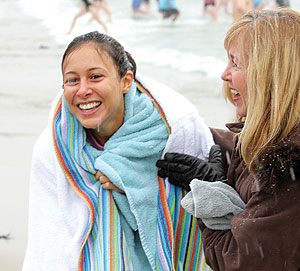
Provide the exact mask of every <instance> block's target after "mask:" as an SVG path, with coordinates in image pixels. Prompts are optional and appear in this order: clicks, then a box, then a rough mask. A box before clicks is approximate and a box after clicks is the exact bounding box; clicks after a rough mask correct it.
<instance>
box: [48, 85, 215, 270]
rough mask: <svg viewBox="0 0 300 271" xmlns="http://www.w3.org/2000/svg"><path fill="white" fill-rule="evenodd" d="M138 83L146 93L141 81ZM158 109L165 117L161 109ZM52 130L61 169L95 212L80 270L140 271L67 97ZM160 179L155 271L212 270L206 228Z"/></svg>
mask: <svg viewBox="0 0 300 271" xmlns="http://www.w3.org/2000/svg"><path fill="white" fill-rule="evenodd" d="M137 85H138V88H139V89H140V91H142V92H143V91H145V89H143V86H142V84H140V83H137ZM146 92H147V91H146ZM156 106H158V104H157V103H156ZM159 111H160V112H161V114H162V118H163V119H164V121H165V118H164V116H163V113H162V112H163V111H162V110H161V108H159ZM52 129H53V139H54V145H55V151H56V155H57V158H58V160H59V163H60V165H61V168H62V169H63V171H64V173H65V176H66V178H67V179H68V181H69V183H70V184H71V186H72V188H73V189H74V190H75V191H76V192H77V194H78V195H79V196H80V197H81V198H82V199H83V200H84V202H85V203H86V205H87V207H88V209H89V212H90V217H89V221H87V227H86V232H85V234H84V236H83V238H82V242H81V252H80V255H79V259H78V270H104V271H108V270H111V271H115V270H119V271H121V270H134V271H136V269H135V268H134V266H133V264H132V259H131V255H130V251H129V249H128V243H127V242H128V240H126V238H125V234H124V229H123V228H122V226H121V224H122V223H121V217H120V214H119V211H118V208H117V206H116V203H115V201H114V199H113V197H112V193H111V191H109V190H105V189H103V188H102V186H101V185H100V183H99V182H98V181H97V180H96V179H95V173H96V169H95V168H94V159H93V157H92V155H91V154H90V152H89V151H88V148H87V147H86V133H85V130H84V128H83V127H82V126H81V125H80V123H79V122H78V120H77V119H76V118H75V117H74V116H73V115H72V114H71V113H70V112H69V111H68V110H67V107H66V104H64V100H63V99H60V100H59V102H58V104H57V106H56V109H55V114H54V118H53V126H52ZM157 181H158V184H159V195H158V214H157V215H158V220H157V221H158V223H157V253H156V259H155V261H156V267H154V268H153V270H166V271H169V270H170V271H171V270H174V271H175V270H210V269H209V267H208V266H207V265H206V264H205V259H204V257H203V252H202V251H201V232H200V230H199V227H198V226H197V223H196V220H195V218H193V217H192V216H191V215H189V214H188V213H187V212H186V211H184V210H183V208H182V207H181V206H180V201H181V199H182V198H183V197H184V195H185V192H184V191H183V190H182V189H180V188H179V187H175V186H173V185H171V184H170V183H169V182H168V181H167V180H164V179H162V178H158V179H157Z"/></svg>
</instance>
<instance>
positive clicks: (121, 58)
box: [61, 31, 136, 78]
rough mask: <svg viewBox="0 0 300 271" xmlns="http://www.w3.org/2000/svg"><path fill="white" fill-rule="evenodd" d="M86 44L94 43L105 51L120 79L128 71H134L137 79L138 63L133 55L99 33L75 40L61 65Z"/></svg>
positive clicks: (108, 37)
mask: <svg viewBox="0 0 300 271" xmlns="http://www.w3.org/2000/svg"><path fill="white" fill-rule="evenodd" d="M85 43H94V44H95V45H98V46H99V47H100V49H102V50H105V52H106V53H107V54H108V55H109V56H110V57H111V58H112V60H113V62H114V64H115V65H116V67H117V69H118V72H119V76H120V78H122V77H123V76H124V75H125V74H126V72H127V71H132V72H133V75H134V77H135V74H136V63H135V61H134V59H133V58H132V57H131V55H130V54H129V53H128V52H126V51H125V50H124V47H123V46H122V45H121V44H120V43H119V42H118V41H117V40H115V39H114V38H112V37H110V36H108V35H106V34H102V33H99V32H98V31H94V32H90V33H87V34H84V35H81V36H78V37H76V38H74V39H73V40H72V41H71V43H70V44H69V45H68V47H67V49H66V50H65V52H64V54H63V57H62V62H61V65H62V66H63V63H64V61H65V58H66V57H67V56H68V55H69V54H70V53H71V52H73V51H74V50H75V49H77V48H78V47H80V46H81V45H83V44H85Z"/></svg>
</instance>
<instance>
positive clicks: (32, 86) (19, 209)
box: [0, 0, 61, 271]
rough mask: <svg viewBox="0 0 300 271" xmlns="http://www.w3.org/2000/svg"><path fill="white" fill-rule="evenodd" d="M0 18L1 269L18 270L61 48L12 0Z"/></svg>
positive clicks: (7, 0) (2, 5)
mask: <svg viewBox="0 0 300 271" xmlns="http://www.w3.org/2000/svg"><path fill="white" fill-rule="evenodd" d="M0 14H1V21H0V31H1V43H0V66H1V80H0V105H1V106H0V108H1V109H0V111H1V113H0V123H1V127H0V149H1V154H2V159H1V163H0V183H1V190H0V209H1V218H0V235H6V234H10V237H11V240H9V241H5V240H0V269H1V270H3V271H17V270H21V267H22V262H23V258H24V253H25V247H26V242H27V212H28V191H29V171H30V163H31V152H32V147H33V144H34V141H35V140H36V138H37V136H38V134H39V133H40V132H41V131H42V129H43V127H44V126H45V124H46V122H47V114H48V110H49V106H50V102H51V100H52V99H53V97H54V96H55V93H56V91H57V90H58V89H57V88H58V86H59V85H60V80H61V79H60V72H59V60H60V55H61V49H60V48H58V47H57V46H56V44H55V43H54V41H53V40H52V39H51V38H50V37H49V36H48V35H47V32H46V30H45V29H44V28H43V27H41V25H40V23H39V21H38V20H35V19H33V18H31V17H28V16H25V15H24V14H22V13H21V12H20V10H19V7H18V5H17V4H16V3H15V1H11V0H2V1H1V2H0ZM44 44H46V45H47V49H46V48H45V49H42V48H43V46H44ZM41 92H43V95H42V96H43V98H42V96H41V95H40V93H41ZM45 93H46V95H45ZM45 97H46V99H45Z"/></svg>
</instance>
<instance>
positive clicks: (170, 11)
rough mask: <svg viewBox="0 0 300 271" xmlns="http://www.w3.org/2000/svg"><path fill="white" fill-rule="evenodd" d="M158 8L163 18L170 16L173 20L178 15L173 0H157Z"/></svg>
mask: <svg viewBox="0 0 300 271" xmlns="http://www.w3.org/2000/svg"><path fill="white" fill-rule="evenodd" d="M158 8H159V11H160V12H161V13H162V15H163V18H164V19H167V18H170V17H171V18H172V21H173V22H174V21H175V20H176V19H177V17H178V16H179V11H178V9H177V7H176V3H175V0H159V1H158Z"/></svg>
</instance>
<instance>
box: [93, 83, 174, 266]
mask: <svg viewBox="0 0 300 271" xmlns="http://www.w3.org/2000/svg"><path fill="white" fill-rule="evenodd" d="M167 139H168V130H167V127H166V125H165V124H164V122H163V120H162V117H161V115H160V113H159V111H158V110H157V108H156V107H155V106H154V104H153V103H152V101H151V99H150V98H149V97H148V96H147V95H146V94H143V93H141V92H139V90H138V89H137V88H136V84H135V83H133V84H132V87H131V89H130V91H129V92H128V93H127V94H125V116H124V123H123V125H122V126H121V127H120V128H119V130H118V131H117V132H116V133H115V134H114V135H113V136H112V137H111V138H110V139H109V140H108V141H107V142H106V143H105V145H104V151H98V152H97V153H95V152H94V155H95V156H97V158H96V161H95V168H96V169H98V170H100V171H101V172H103V173H104V174H105V175H106V176H107V177H108V178H109V179H110V180H111V181H112V182H113V183H114V184H115V185H116V186H118V187H119V188H120V189H122V190H123V191H124V192H125V194H126V195H123V194H120V193H117V192H115V191H113V197H114V199H115V201H116V203H117V206H118V208H119V210H120V213H121V214H122V216H121V221H122V225H123V228H124V231H125V235H126V238H127V241H128V246H129V248H130V250H131V257H132V258H133V259H132V260H133V262H135V266H139V268H138V267H136V268H137V270H151V268H152V269H155V256H156V245H157V213H158V211H157V207H158V204H157V199H158V182H157V168H156V166H155V163H156V161H157V160H158V159H159V158H160V156H161V154H162V151H163V149H164V147H165V145H166V142H167ZM89 148H91V147H89ZM137 229H138V232H137ZM130 240H131V241H130ZM141 246H142V247H141ZM146 256H147V258H146ZM147 259H148V260H147ZM149 263H150V266H151V268H150V266H149ZM149 268H150V269H149Z"/></svg>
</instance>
